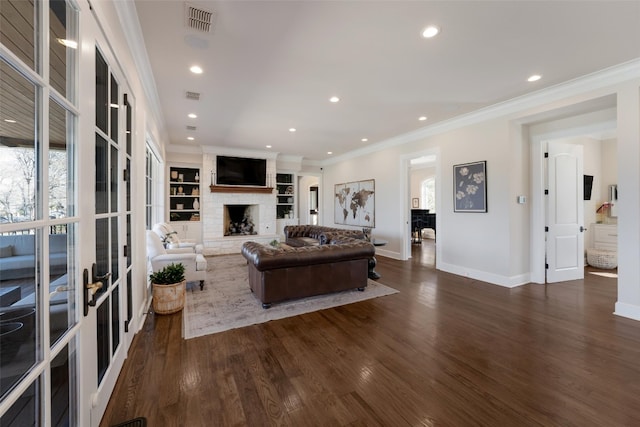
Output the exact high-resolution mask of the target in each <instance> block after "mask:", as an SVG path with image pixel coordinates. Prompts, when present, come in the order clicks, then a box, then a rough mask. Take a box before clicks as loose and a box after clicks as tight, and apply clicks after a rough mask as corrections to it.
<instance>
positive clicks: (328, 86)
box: [135, 0, 640, 161]
mask: <svg viewBox="0 0 640 427" xmlns="http://www.w3.org/2000/svg"><path fill="white" fill-rule="evenodd" d="M185 4H186V3H185V2H182V1H150V0H135V5H136V9H137V13H138V18H139V22H140V26H141V30H142V33H143V36H144V43H145V45H146V51H147V54H148V59H149V63H150V65H151V69H152V70H153V75H154V80H155V83H156V88H157V92H158V98H159V100H160V103H161V104H162V105H161V110H162V115H163V117H164V120H165V126H166V129H167V131H168V133H169V139H170V141H171V143H172V144H177V145H187V146H198V145H203V146H206V145H212V146H217V147H225V148H231V149H250V150H261V151H265V150H273V151H274V152H277V153H283V154H287V155H293V156H301V157H303V158H304V159H306V160H311V161H313V160H315V161H323V160H327V159H329V158H331V157H335V156H339V155H342V154H345V153H347V152H349V151H352V150H356V149H360V148H363V147H366V146H368V145H371V144H377V143H381V142H383V141H385V140H387V139H389V138H392V137H395V136H398V135H401V134H404V133H407V132H412V131H416V130H418V129H420V128H423V127H425V126H429V125H433V124H434V123H438V122H441V121H443V120H446V119H449V118H452V117H455V116H458V115H462V114H465V113H468V112H471V111H474V110H477V109H479V108H482V107H485V106H488V105H492V104H496V103H499V102H502V101H506V100H509V99H512V98H515V97H518V96H521V95H524V94H527V93H530V92H533V91H537V90H540V89H543V88H548V87H550V86H553V85H556V84H559V83H562V82H565V81H568V80H571V79H574V78H577V77H580V76H583V75H586V74H590V73H593V72H596V71H599V70H602V69H605V68H608V67H611V66H614V65H618V64H622V63H625V62H628V61H631V60H634V59H637V58H640V2H639V1H620V2H616V1H493V2H489V1H396V0H393V1H269V0H262V1H239V0H235V1H193V2H188V5H190V6H193V7H195V8H198V9H203V10H206V11H210V12H213V20H212V21H213V25H212V30H211V32H202V31H197V30H194V29H192V28H188V27H187V26H186V25H185ZM427 25H436V26H438V27H439V28H440V29H441V32H440V34H438V35H437V36H436V37H434V38H431V39H425V38H423V37H422V35H421V33H422V30H423V29H424V28H425V27H426V26H427ZM192 65H199V66H200V67H202V69H203V70H204V72H203V73H202V74H200V75H196V74H193V73H191V72H190V71H189V67H191V66H192ZM533 74H539V75H541V76H542V78H541V79H540V80H538V81H536V82H532V83H530V82H528V81H527V78H528V77H529V76H531V75H533ZM188 91H189V92H196V93H199V94H200V99H199V100H198V101H194V100H190V99H187V98H186V92H188ZM332 96H338V97H339V98H340V101H339V102H337V103H331V102H329V98H330V97H332ZM189 113H195V114H196V115H197V116H198V117H197V118H195V119H191V118H189V117H187V115H188V114H189ZM421 116H426V117H427V119H426V120H424V121H420V120H419V119H418V118H419V117H421ZM188 126H193V127H195V130H189V129H187V127H188ZM290 128H295V129H296V131H295V132H290V131H289V129H290ZM188 137H193V138H194V140H193V141H190V140H188V139H187V138H188ZM363 138H367V141H364V142H363V141H362V139H363ZM267 145H269V146H271V148H266V146H267ZM329 151H330V152H332V154H328V152H329Z"/></svg>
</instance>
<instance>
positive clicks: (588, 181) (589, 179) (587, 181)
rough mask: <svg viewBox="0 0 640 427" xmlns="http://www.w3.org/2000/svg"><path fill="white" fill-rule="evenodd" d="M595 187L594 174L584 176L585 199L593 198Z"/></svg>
mask: <svg viewBox="0 0 640 427" xmlns="http://www.w3.org/2000/svg"><path fill="white" fill-rule="evenodd" d="M592 189H593V175H585V176H584V200H591V190H592Z"/></svg>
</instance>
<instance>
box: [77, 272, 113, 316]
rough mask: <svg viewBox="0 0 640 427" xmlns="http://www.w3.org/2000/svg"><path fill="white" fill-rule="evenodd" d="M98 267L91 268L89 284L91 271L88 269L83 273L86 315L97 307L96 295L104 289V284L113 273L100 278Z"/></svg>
mask: <svg viewBox="0 0 640 427" xmlns="http://www.w3.org/2000/svg"><path fill="white" fill-rule="evenodd" d="M96 269H97V266H96V264H95V263H94V264H93V265H92V266H91V277H92V280H91V283H89V270H87V269H86V268H85V269H84V271H83V273H82V283H83V285H84V290H83V297H84V298H83V300H84V315H85V316H86V315H87V314H89V307H95V305H96V293H97V292H98V291H99V290H100V289H102V287H103V286H104V282H103V281H106V280H108V279H109V277H110V276H111V273H107V274H104V275H102V276H98V275H97V274H96Z"/></svg>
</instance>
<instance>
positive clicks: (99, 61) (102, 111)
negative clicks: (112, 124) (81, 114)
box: [96, 49, 109, 135]
mask: <svg viewBox="0 0 640 427" xmlns="http://www.w3.org/2000/svg"><path fill="white" fill-rule="evenodd" d="M108 95H109V68H108V67H107V63H106V61H105V60H104V58H103V57H102V54H100V51H99V50H98V49H96V126H97V127H98V129H100V130H101V131H102V132H104V133H105V135H106V134H107V122H108V121H109V108H108V107H109V96H108Z"/></svg>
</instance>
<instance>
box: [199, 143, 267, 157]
mask: <svg viewBox="0 0 640 427" xmlns="http://www.w3.org/2000/svg"><path fill="white" fill-rule="evenodd" d="M200 149H201V151H200V152H201V153H207V154H214V155H222V156H239V157H252V158H256V159H269V160H276V158H277V157H278V154H280V153H276V152H273V151H264V150H248V149H244V148H229V147H216V146H213V145H205V146H202V147H200Z"/></svg>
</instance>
